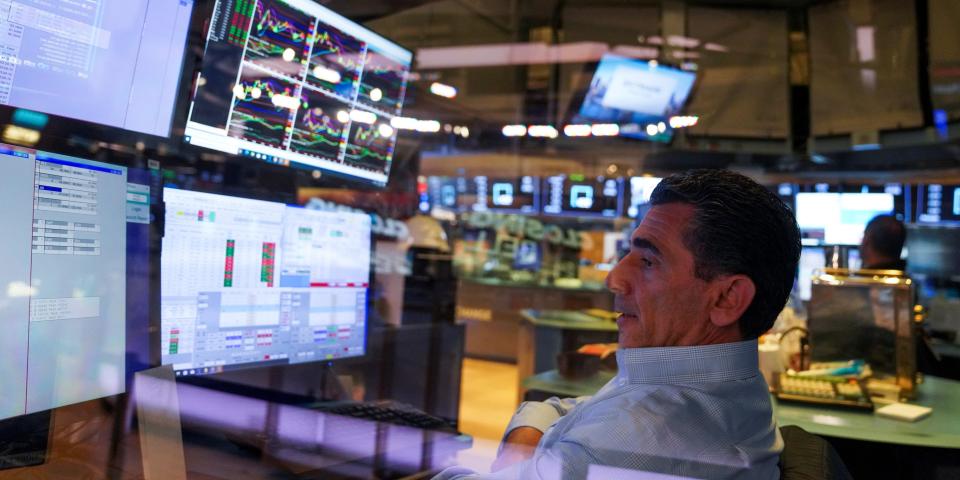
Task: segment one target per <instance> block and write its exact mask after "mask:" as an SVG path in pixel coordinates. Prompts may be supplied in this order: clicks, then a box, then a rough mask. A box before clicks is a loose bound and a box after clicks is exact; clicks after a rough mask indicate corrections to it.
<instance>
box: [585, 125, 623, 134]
mask: <svg viewBox="0 0 960 480" xmlns="http://www.w3.org/2000/svg"><path fill="white" fill-rule="evenodd" d="M590 133H592V134H593V136H594V137H615V136H617V135H620V125H617V124H616V123H594V124H593V125H591V126H590Z"/></svg>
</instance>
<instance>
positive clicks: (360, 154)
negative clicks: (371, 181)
mask: <svg viewBox="0 0 960 480" xmlns="http://www.w3.org/2000/svg"><path fill="white" fill-rule="evenodd" d="M395 140H396V133H395V132H393V133H392V134H391V135H389V136H384V135H383V134H382V132H381V130H380V128H379V127H378V125H364V124H362V123H354V124H353V125H352V126H351V128H350V141H349V142H348V143H347V148H346V153H345V155H344V157H343V158H344V163H345V164H347V165H350V166H353V167H359V168H363V169H365V170H372V171H376V172H388V171H389V170H390V162H391V159H392V157H393V146H394V142H395Z"/></svg>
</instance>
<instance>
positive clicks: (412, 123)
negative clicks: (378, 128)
mask: <svg viewBox="0 0 960 480" xmlns="http://www.w3.org/2000/svg"><path fill="white" fill-rule="evenodd" d="M418 123H419V120H417V119H416V118H410V117H393V118H391V119H390V126H392V127H393V128H396V129H397V130H416V129H417V124H418Z"/></svg>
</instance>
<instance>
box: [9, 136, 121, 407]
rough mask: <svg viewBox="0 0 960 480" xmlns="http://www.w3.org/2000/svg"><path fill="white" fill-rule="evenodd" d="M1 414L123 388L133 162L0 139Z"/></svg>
mask: <svg viewBox="0 0 960 480" xmlns="http://www.w3.org/2000/svg"><path fill="white" fill-rule="evenodd" d="M0 161H2V162H3V165H4V172H3V175H2V176H0V200H2V202H3V205H4V208H2V209H0V229H2V230H3V232H4V234H3V237H2V239H0V265H2V266H3V268H0V285H2V286H3V287H2V288H0V325H2V326H3V334H2V335H0V352H3V356H4V361H3V362H0V392H3V394H2V395H0V419H2V418H8V417H14V416H19V415H24V414H29V413H34V412H39V411H43V410H49V409H52V408H57V407H61V406H64V405H69V404H73V403H78V402H83V401H87V400H92V399H95V398H100V397H105V396H110V395H115V394H118V393H122V392H123V391H124V389H125V383H124V374H125V368H126V367H125V352H126V284H127V283H126V282H127V278H126V268H127V266H126V260H127V257H126V240H127V229H126V218H127V193H128V191H127V170H126V168H124V167H118V166H115V165H109V164H105V163H100V162H95V161H91V160H86V159H82V158H75V157H68V156H65V155H58V154H55V153H50V152H43V151H37V150H31V149H26V148H20V147H15V146H11V145H0Z"/></svg>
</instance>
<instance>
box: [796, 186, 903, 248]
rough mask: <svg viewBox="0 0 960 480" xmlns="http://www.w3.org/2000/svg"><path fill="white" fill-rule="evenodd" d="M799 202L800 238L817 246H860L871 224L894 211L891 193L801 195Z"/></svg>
mask: <svg viewBox="0 0 960 480" xmlns="http://www.w3.org/2000/svg"><path fill="white" fill-rule="evenodd" d="M796 202H797V207H796V214H797V224H798V225H799V226H800V231H801V234H802V235H803V236H804V238H805V239H810V240H813V239H816V240H815V241H813V242H810V243H812V244H816V245H859V244H860V241H861V240H863V231H864V229H866V227H867V223H869V222H870V220H872V219H873V218H874V217H876V216H877V215H884V214H891V213H893V211H894V202H893V195H891V194H889V193H826V192H823V193H820V192H816V193H813V192H811V193H798V194H797V199H796ZM806 244H807V243H804V245H806Z"/></svg>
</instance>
